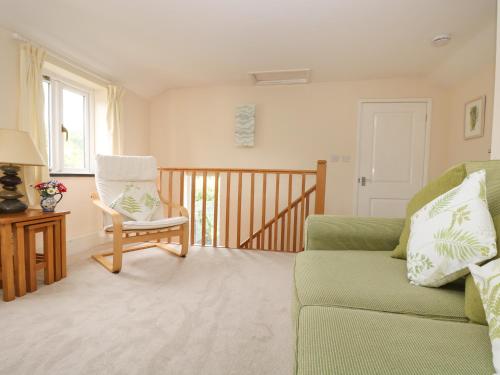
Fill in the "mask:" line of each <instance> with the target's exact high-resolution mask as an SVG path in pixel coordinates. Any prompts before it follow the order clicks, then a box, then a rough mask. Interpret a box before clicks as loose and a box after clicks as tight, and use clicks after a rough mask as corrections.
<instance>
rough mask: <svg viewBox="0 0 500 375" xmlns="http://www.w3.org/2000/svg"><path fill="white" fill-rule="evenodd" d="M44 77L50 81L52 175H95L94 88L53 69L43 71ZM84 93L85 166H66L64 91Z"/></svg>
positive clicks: (49, 132)
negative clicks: (52, 70) (62, 103)
mask: <svg viewBox="0 0 500 375" xmlns="http://www.w3.org/2000/svg"><path fill="white" fill-rule="evenodd" d="M43 80H44V81H48V82H49V95H50V96H49V114H48V120H49V124H48V126H49V131H48V134H49V139H47V143H48V145H47V146H48V151H49V161H50V163H49V164H50V165H49V171H50V175H51V176H93V174H94V171H95V119H94V111H95V98H94V89H93V88H91V87H88V86H85V85H83V84H81V83H78V82H75V81H73V80H71V79H68V78H66V77H63V76H61V75H59V74H56V73H53V72H51V71H44V72H43ZM64 90H68V91H71V92H74V93H77V94H79V95H82V96H83V97H84V100H85V104H84V167H83V168H66V167H65V166H64V133H63V132H62V131H61V130H62V125H63V106H62V105H61V102H62V100H63V99H62V97H63V91H64Z"/></svg>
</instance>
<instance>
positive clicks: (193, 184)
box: [191, 171, 196, 245]
mask: <svg viewBox="0 0 500 375" xmlns="http://www.w3.org/2000/svg"><path fill="white" fill-rule="evenodd" d="M195 193H196V171H193V172H192V173H191V245H192V244H194V233H195V228H194V217H195V215H196V212H195V205H194V203H195V202H194V200H195Z"/></svg>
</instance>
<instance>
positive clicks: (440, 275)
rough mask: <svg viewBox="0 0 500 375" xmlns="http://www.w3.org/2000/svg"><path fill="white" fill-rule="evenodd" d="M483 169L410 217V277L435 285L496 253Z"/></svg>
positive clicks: (408, 260) (419, 281) (449, 280)
mask: <svg viewBox="0 0 500 375" xmlns="http://www.w3.org/2000/svg"><path fill="white" fill-rule="evenodd" d="M485 176H486V174H485V171H484V169H483V170H480V171H478V172H475V173H472V174H470V175H469V176H467V177H466V178H465V180H464V181H463V182H462V183H461V184H460V185H459V186H457V187H455V188H453V189H451V190H450V191H448V192H446V193H444V194H443V195H441V196H439V197H437V198H436V199H434V200H433V201H431V202H429V203H427V204H426V205H425V206H424V207H422V208H421V209H420V210H419V211H417V212H416V213H415V214H414V215H413V216H412V219H411V229H410V238H409V240H408V254H407V268H408V279H409V280H410V282H411V283H412V284H415V285H422V286H432V287H439V286H441V285H444V284H447V283H449V282H451V281H454V280H457V279H458V278H460V277H462V276H464V275H466V274H467V273H468V269H467V266H468V265H469V264H478V263H480V262H483V261H485V260H487V259H490V258H493V257H494V256H495V255H496V254H497V248H496V233H495V228H494V226H493V220H492V219H491V215H490V212H489V210H488V203H487V201H486V184H485Z"/></svg>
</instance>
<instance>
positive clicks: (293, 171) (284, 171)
mask: <svg viewBox="0 0 500 375" xmlns="http://www.w3.org/2000/svg"><path fill="white" fill-rule="evenodd" d="M320 162H325V164H326V161H325V160H320ZM158 170H159V171H176V172H202V173H203V172H209V173H215V172H219V173H226V172H230V173H279V174H306V175H315V174H316V170H315V169H304V170H300V169H299V170H297V169H248V168H193V167H188V168H179V167H159V168H158Z"/></svg>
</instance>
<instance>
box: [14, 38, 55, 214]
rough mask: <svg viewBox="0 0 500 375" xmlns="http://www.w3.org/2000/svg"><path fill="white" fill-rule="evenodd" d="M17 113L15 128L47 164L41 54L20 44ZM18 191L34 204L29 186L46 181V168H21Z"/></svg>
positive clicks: (43, 55) (30, 46)
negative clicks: (30, 142) (25, 134)
mask: <svg viewBox="0 0 500 375" xmlns="http://www.w3.org/2000/svg"><path fill="white" fill-rule="evenodd" d="M19 52H20V53H19V112H18V128H19V130H24V131H26V132H28V133H30V135H31V137H32V138H33V142H34V143H35V146H37V147H38V151H39V152H40V155H42V158H43V160H44V162H45V163H47V160H48V157H47V140H46V138H45V126H44V119H43V103H44V97H43V87H42V80H43V78H42V65H43V62H44V58H45V51H44V50H43V49H41V48H37V47H34V46H32V45H31V44H29V43H24V44H21V45H20V46H19ZM22 175H23V184H24V186H21V191H24V193H25V194H26V198H27V201H28V203H29V204H30V205H34V204H35V203H36V202H37V196H36V193H35V191H34V189H32V188H31V187H30V186H31V185H34V184H36V183H37V182H40V181H47V180H48V179H49V169H48V167H47V166H44V167H23V173H22Z"/></svg>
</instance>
